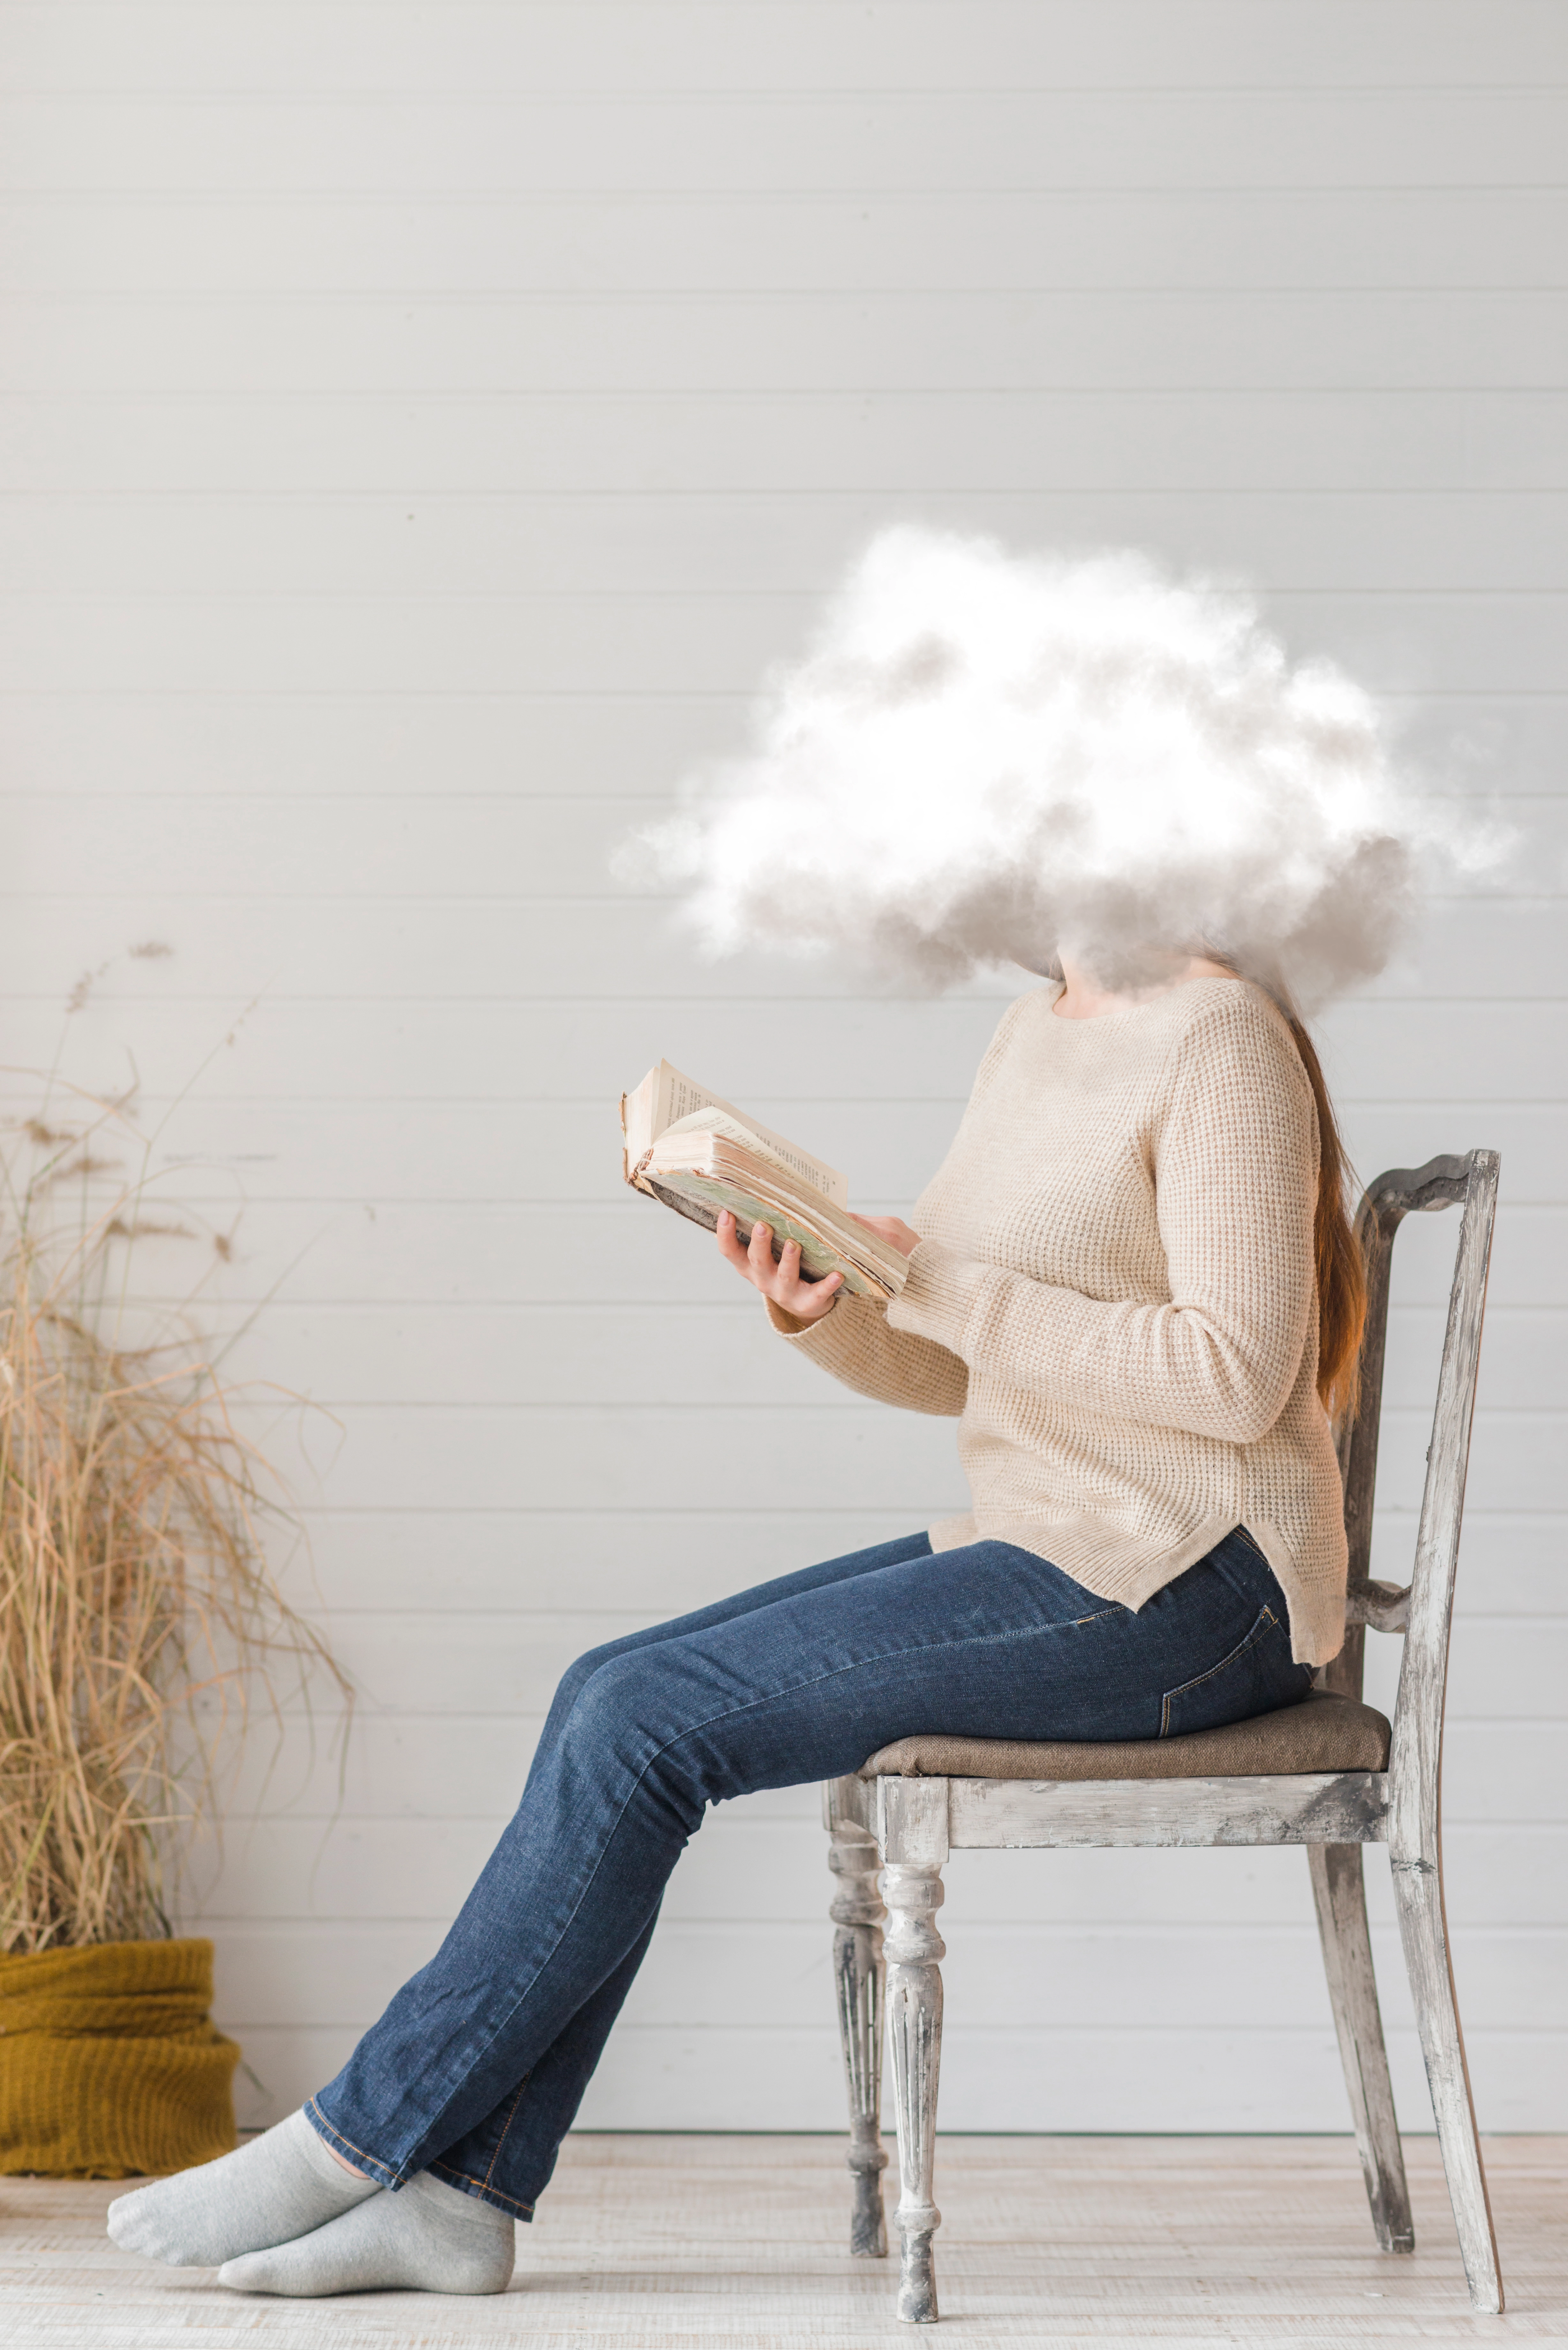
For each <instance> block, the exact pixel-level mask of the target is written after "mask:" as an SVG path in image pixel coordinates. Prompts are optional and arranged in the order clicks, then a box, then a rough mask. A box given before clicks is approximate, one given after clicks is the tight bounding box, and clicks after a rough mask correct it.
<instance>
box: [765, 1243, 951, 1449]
mask: <svg viewBox="0 0 1568 2350" xmlns="http://www.w3.org/2000/svg"><path fill="white" fill-rule="evenodd" d="M916 1253H917V1256H918V1255H919V1251H917V1252H916ZM768 1320H769V1321H770V1322H771V1323H772V1324H773V1326H774V1329H775V1330H777V1331H778V1332H780V1334H781V1335H782V1336H784V1337H785V1338H787V1339H788V1340H789V1342H790V1344H791V1345H792V1346H793V1347H796V1348H798V1350H799V1351H800V1352H801V1353H802V1354H803V1355H807V1356H809V1357H810V1358H811V1360H812V1361H813V1362H814V1363H820V1364H821V1366H822V1367H823V1369H824V1370H825V1371H831V1372H832V1374H833V1376H834V1378H836V1379H842V1381H843V1382H844V1385H845V1386H846V1388H854V1389H855V1391H856V1393H857V1395H864V1396H870V1397H872V1398H873V1399H874V1400H875V1401H876V1402H877V1403H894V1404H899V1405H901V1406H902V1407H903V1408H904V1409H905V1410H907V1411H929V1412H935V1413H938V1414H940V1416H942V1417H943V1418H945V1419H957V1418H958V1417H959V1415H960V1414H961V1412H962V1410H963V1407H964V1398H965V1396H966V1394H967V1393H968V1390H969V1372H968V1370H967V1369H966V1367H965V1366H964V1365H963V1364H962V1363H961V1362H960V1360H959V1358H958V1357H957V1356H956V1355H955V1354H952V1353H950V1350H949V1349H948V1348H947V1347H944V1346H941V1345H940V1344H939V1343H938V1342H937V1341H936V1340H934V1339H931V1338H923V1337H914V1336H909V1333H907V1332H904V1331H898V1330H890V1329H889V1328H888V1320H887V1316H886V1314H885V1313H884V1311H883V1309H882V1307H881V1306H880V1305H874V1304H873V1303H872V1301H871V1300H870V1299H869V1298H868V1297H853V1296H851V1295H849V1294H848V1293H847V1292H846V1291H844V1290H841V1291H840V1292H839V1294H838V1297H837V1299H836V1303H835V1304H834V1305H832V1306H830V1308H829V1309H828V1311H827V1312H826V1314H825V1315H823V1316H822V1319H821V1320H820V1321H819V1322H798V1321H797V1320H796V1319H795V1317H794V1315H793V1314H786V1313H785V1312H784V1309H783V1308H782V1307H781V1306H777V1305H774V1304H773V1302H772V1300H771V1299H770V1300H769V1301H768Z"/></svg>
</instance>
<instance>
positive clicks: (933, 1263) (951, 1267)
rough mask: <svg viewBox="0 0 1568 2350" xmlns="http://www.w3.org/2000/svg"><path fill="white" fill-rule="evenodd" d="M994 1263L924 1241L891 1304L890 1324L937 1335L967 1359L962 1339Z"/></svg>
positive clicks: (915, 1332)
mask: <svg viewBox="0 0 1568 2350" xmlns="http://www.w3.org/2000/svg"><path fill="white" fill-rule="evenodd" d="M990 1270H991V1268H990V1266H988V1265H983V1264H977V1263H975V1262H974V1260H973V1259H972V1258H971V1257H966V1256H958V1255H956V1254H955V1253H953V1251H952V1250H951V1249H944V1248H939V1247H937V1245H936V1244H935V1243H934V1242H931V1241H922V1242H921V1243H920V1245H919V1248H918V1249H917V1250H916V1251H915V1253H914V1255H913V1256H912V1257H911V1258H910V1259H909V1279H908V1280H907V1281H906V1282H905V1284H904V1286H903V1288H902V1289H901V1290H900V1291H899V1292H898V1296H897V1297H895V1298H894V1299H893V1301H892V1303H891V1305H889V1306H888V1329H889V1330H906V1331H908V1332H909V1336H911V1337H914V1338H931V1339H934V1340H935V1342H936V1344H937V1345H938V1346H939V1347H946V1348H947V1350H948V1352H949V1354H950V1355H957V1356H958V1357H960V1358H961V1359H964V1352H963V1339H964V1332H965V1330H966V1329H967V1327H968V1325H969V1319H970V1316H971V1314H972V1313H973V1311H974V1308H975V1305H976V1303H977V1301H978V1299H979V1296H980V1292H981V1286H982V1284H983V1283H984V1281H985V1277H986V1274H988V1273H989V1272H990Z"/></svg>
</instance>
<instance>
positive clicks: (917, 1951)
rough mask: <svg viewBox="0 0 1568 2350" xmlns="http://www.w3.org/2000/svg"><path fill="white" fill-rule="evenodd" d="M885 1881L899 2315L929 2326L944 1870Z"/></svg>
mask: <svg viewBox="0 0 1568 2350" xmlns="http://www.w3.org/2000/svg"><path fill="white" fill-rule="evenodd" d="M882 1883H883V1894H884V1898H885V1899H886V1901H887V1904H888V1909H889V1911H890V1912H891V1918H890V1923H889V1926H888V1935H887V1942H886V1949H887V1955H888V2037H889V2040H890V2042H891V2044H892V2056H893V2095H894V2100H895V2103H896V2106H897V2108H898V2178H899V2195H898V2210H897V2212H896V2213H895V2215H894V2216H895V2218H896V2220H897V2221H898V2233H899V2236H900V2238H901V2239H902V2257H901V2261H900V2267H899V2276H898V2315H899V2316H900V2317H901V2318H903V2319H904V2321H905V2322H906V2324H910V2325H930V2324H935V2322H936V2317H937V2282H936V2271H935V2267H934V2264H933V2261H932V2254H931V2238H932V2235H933V2234H934V2233H935V2231H936V2230H937V2229H938V2228H940V2226H941V2222H942V2215H941V2213H940V2211H939V2210H937V2207H936V2205H935V2204H934V2203H933V2202H932V2200H931V2187H932V2172H933V2168H934V2166H935V2159H936V2133H937V2077H938V2074H939V2072H940V2066H941V2056H942V1978H941V1970H940V1967H939V1966H938V1964H937V1961H938V1960H939V1959H940V1958H942V1957H943V1956H944V1955H945V1952H946V1945H945V1943H944V1942H943V1940H942V1938H941V1936H940V1934H939V1933H938V1931H937V1929H936V1922H935V1920H936V1912H937V1911H938V1909H939V1908H940V1907H941V1902H942V1880H941V1872H940V1869H937V1868H934V1867H924V1868H921V1867H909V1866H893V1865H891V1864H889V1866H888V1868H887V1869H886V1870H885V1872H884V1874H883V1880H882Z"/></svg>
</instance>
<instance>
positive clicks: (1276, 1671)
mask: <svg viewBox="0 0 1568 2350" xmlns="http://www.w3.org/2000/svg"><path fill="white" fill-rule="evenodd" d="M1311 1686H1312V1671H1311V1668H1310V1667H1309V1666H1306V1665H1298V1664H1296V1663H1295V1662H1294V1661H1293V1659H1292V1656H1291V1637H1290V1631H1289V1628H1288V1627H1287V1626H1286V1625H1285V1624H1283V1623H1282V1621H1281V1619H1280V1617H1278V1616H1276V1615H1275V1613H1274V1611H1273V1609H1272V1607H1262V1608H1260V1609H1259V1611H1258V1620H1257V1622H1256V1623H1255V1624H1254V1625H1253V1627H1252V1628H1251V1631H1250V1632H1249V1633H1248V1635H1247V1637H1246V1638H1245V1639H1244V1640H1242V1641H1241V1642H1240V1643H1239V1644H1238V1646H1237V1647H1235V1648H1232V1649H1231V1653H1230V1655H1229V1656H1228V1657H1221V1659H1220V1662H1219V1663H1218V1664H1217V1665H1211V1666H1210V1669H1209V1670H1208V1671H1207V1672H1206V1673H1199V1675H1198V1676H1197V1678H1196V1679H1193V1680H1189V1681H1183V1682H1182V1684H1181V1686H1180V1688H1179V1689H1173V1690H1167V1691H1166V1693H1165V1699H1164V1701H1163V1703H1162V1704H1161V1706H1160V1711H1159V1734H1160V1736H1161V1737H1162V1738H1182V1737H1185V1736H1186V1735H1188V1733H1189V1731H1195V1730H1220V1729H1223V1728H1224V1726H1225V1724H1226V1723H1227V1722H1231V1721H1250V1720H1251V1716H1252V1715H1253V1714H1255V1713H1273V1712H1275V1711H1277V1710H1278V1709H1279V1708H1280V1707H1281V1706H1282V1705H1294V1704H1295V1703H1297V1701H1298V1700H1300V1699H1302V1698H1303V1697H1305V1695H1306V1693H1307V1690H1309V1688H1310V1687H1311Z"/></svg>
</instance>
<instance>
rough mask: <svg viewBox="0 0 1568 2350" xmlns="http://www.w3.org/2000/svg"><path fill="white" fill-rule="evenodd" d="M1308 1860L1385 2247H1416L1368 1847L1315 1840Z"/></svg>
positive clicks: (1343, 2057) (1369, 2189)
mask: <svg viewBox="0 0 1568 2350" xmlns="http://www.w3.org/2000/svg"><path fill="white" fill-rule="evenodd" d="M1307 1860H1308V1863H1309V1865H1310V1866H1311V1869H1312V1890H1313V1899H1314V1901H1315V1902H1316V1904H1317V1929H1318V1932H1319V1934H1320V1936H1321V1937H1322V1939H1323V1963H1324V1972H1325V1973H1326V1974H1327V1976H1328V1996H1329V2000H1330V2002H1331V2004H1332V2006H1333V2008H1334V2030H1335V2032H1336V2033H1338V2034H1339V2055H1340V2062H1341V2063H1342V2064H1343V2065H1344V2066H1345V2087H1346V2089H1347V2090H1348V2091H1349V2093H1350V2117H1351V2120H1352V2122H1353V2124H1354V2125H1355V2145H1356V2151H1357V2152H1358V2153H1359V2155H1360V2157H1361V2169H1362V2175H1363V2177H1364V2178H1366V2199H1367V2201H1368V2203H1370V2204H1371V2206H1372V2226H1373V2230H1374V2232H1375V2233H1376V2238H1377V2241H1378V2245H1379V2247H1380V2249H1381V2250H1382V2251H1386V2252H1413V2251H1415V2249H1416V2231H1415V2230H1414V2228H1413V2227H1412V2225H1411V2223H1410V2191H1409V2189H1408V2188H1407V2186H1406V2184H1405V2157H1404V2153H1403V2151H1402V2149H1401V2147H1400V2145H1399V2126H1398V2123H1397V2121H1396V2119H1395V2116H1394V2086H1393V2084H1392V2082H1391V2081H1390V2080H1389V2078H1388V2053H1387V2050H1386V2048H1385V2046H1384V2043H1383V2018H1382V2015H1381V2013H1380V2012H1379V2011H1378V2006H1377V1979H1376V1975H1375V1974H1374V1973H1373V1971H1372V1939H1371V1936H1370V1935H1369V1934H1368V1932H1367V1930H1366V1881H1365V1878H1364V1877H1363V1874H1362V1865H1361V1846H1359V1845H1358V1844H1314V1845H1308V1846H1307Z"/></svg>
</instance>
